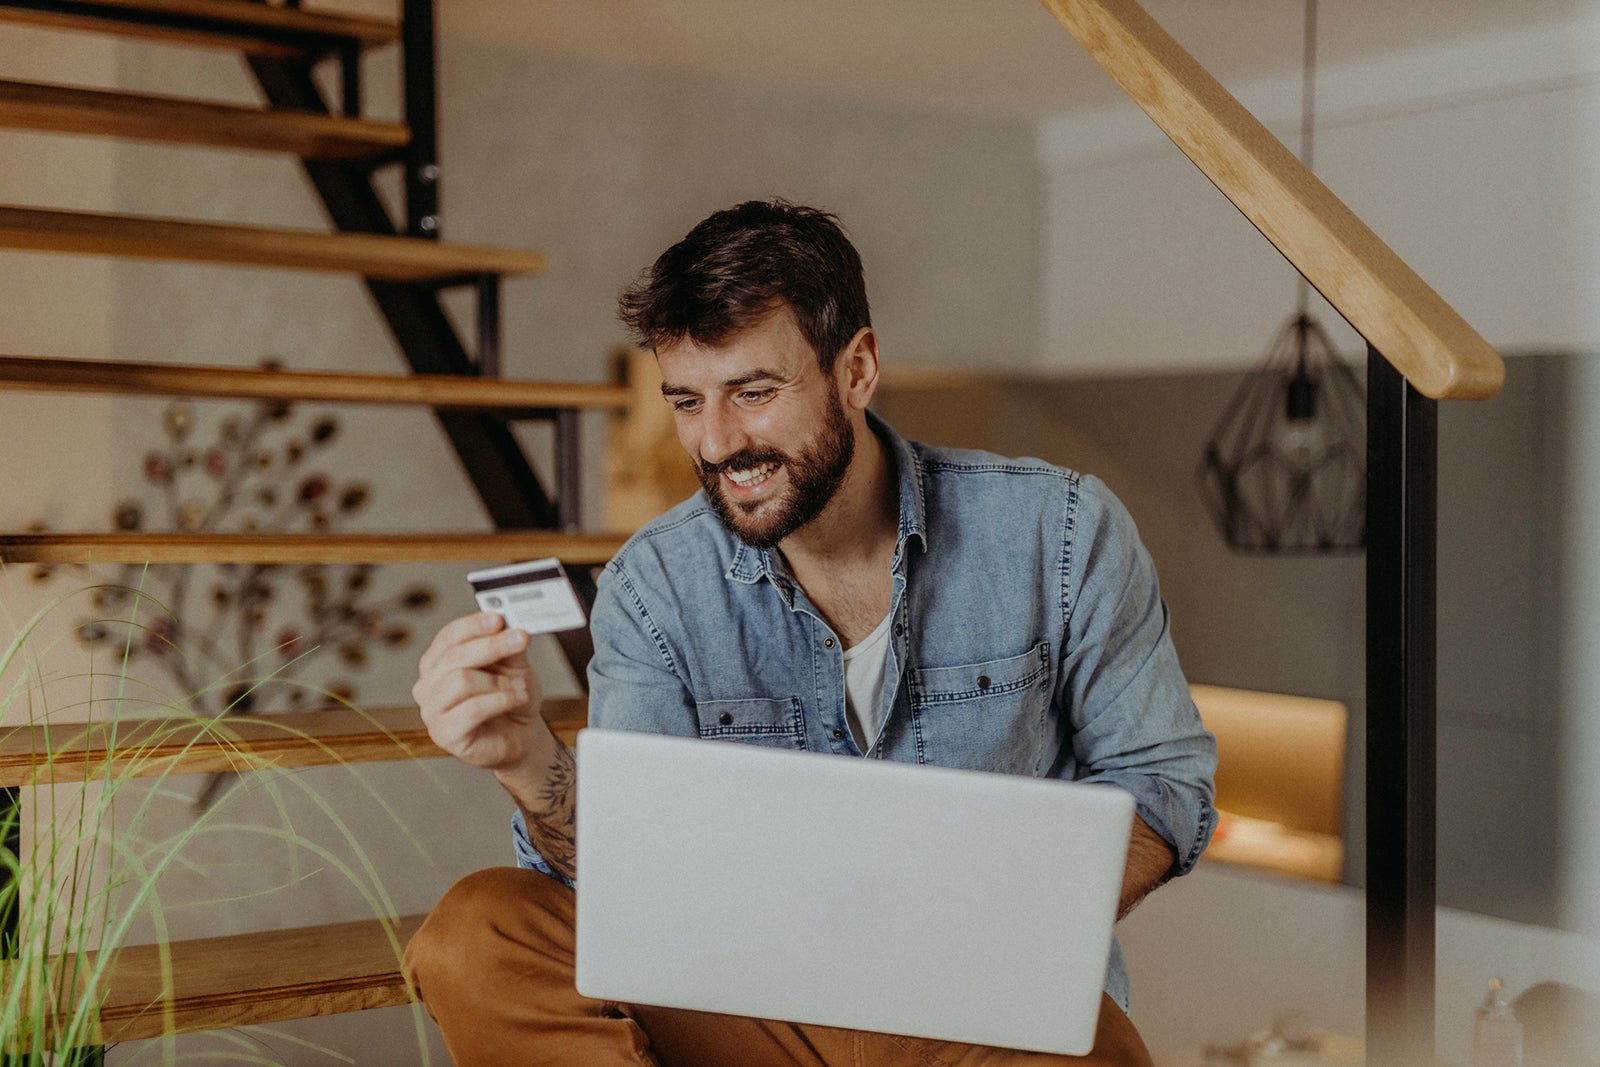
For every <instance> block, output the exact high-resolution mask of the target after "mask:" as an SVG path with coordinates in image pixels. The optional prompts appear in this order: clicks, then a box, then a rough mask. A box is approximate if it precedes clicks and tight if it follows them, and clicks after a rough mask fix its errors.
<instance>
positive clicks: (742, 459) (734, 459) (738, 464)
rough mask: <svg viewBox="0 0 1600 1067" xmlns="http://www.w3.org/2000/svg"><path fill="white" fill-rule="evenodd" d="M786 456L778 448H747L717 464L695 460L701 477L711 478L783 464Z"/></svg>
mask: <svg viewBox="0 0 1600 1067" xmlns="http://www.w3.org/2000/svg"><path fill="white" fill-rule="evenodd" d="M783 462H784V455H783V453H782V452H779V451H778V450H777V449H776V448H745V449H741V450H740V451H738V452H735V453H734V454H733V455H731V456H729V457H727V458H726V459H724V460H721V461H720V462H717V463H707V462H705V461H704V460H695V465H696V466H697V467H698V468H699V469H700V473H701V475H703V476H704V477H707V478H710V477H712V476H714V475H718V474H722V473H724V472H726V471H736V470H746V469H748V468H750V467H755V466H758V465H760V464H762V463H783Z"/></svg>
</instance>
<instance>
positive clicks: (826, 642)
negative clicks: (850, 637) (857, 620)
mask: <svg viewBox="0 0 1600 1067" xmlns="http://www.w3.org/2000/svg"><path fill="white" fill-rule="evenodd" d="M822 647H823V648H832V647H833V638H831V637H824V638H823V639H822Z"/></svg>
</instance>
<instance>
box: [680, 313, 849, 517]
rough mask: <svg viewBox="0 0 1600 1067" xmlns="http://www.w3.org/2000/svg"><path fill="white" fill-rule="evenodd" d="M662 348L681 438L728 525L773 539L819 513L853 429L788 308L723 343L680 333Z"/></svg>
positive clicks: (845, 459)
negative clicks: (680, 336)
mask: <svg viewBox="0 0 1600 1067" xmlns="http://www.w3.org/2000/svg"><path fill="white" fill-rule="evenodd" d="M656 355H657V359H658V361H659V362H660V365H661V379H662V385H661V392H662V395H663V396H664V397H666V399H667V401H668V402H669V403H670V404H672V407H673V416H674V418H675V420H676V421H677V426H678V440H679V441H680V442H682V444H683V447H684V449H685V451H687V452H688V453H689V456H690V458H691V459H692V460H693V461H694V463H695V469H696V470H697V472H698V473H699V475H700V484H701V485H703V486H704V487H705V491H706V496H707V498H708V499H709V500H710V501H711V507H712V510H713V511H715V513H716V515H717V517H718V518H719V519H721V520H722V524H723V525H724V526H726V527H727V528H728V529H729V530H731V531H732V532H733V533H734V534H735V535H736V536H738V537H739V538H740V539H741V540H742V541H744V542H745V543H747V544H750V545H754V546H755V547H757V548H771V547H772V546H774V545H776V544H777V543H778V542H780V541H782V540H783V539H784V538H786V537H788V536H789V535H790V534H792V533H794V532H795V531H797V530H799V529H800V528H801V527H803V526H805V525H806V523H808V522H810V521H811V520H812V519H814V518H816V517H817V515H819V514H820V513H821V512H822V510H823V509H824V508H825V507H826V506H827V504H828V502H829V501H830V500H832V499H833V495H834V493H835V492H837V491H838V488H839V485H840V483H841V482H842V481H843V480H844V475H845V471H846V470H848V469H849V466H850V460H851V457H852V456H853V455H854V451H855V431H854V428H853V427H852V426H851V424H850V421H849V419H848V418H847V417H846V415H845V411H844V406H843V404H841V403H840V401H839V393H838V387H837V386H836V384H835V383H834V381H833V380H832V378H831V377H830V376H828V375H826V374H824V373H823V371H822V369H821V368H820V367H819V366H818V365H817V357H816V354H815V353H814V352H813V351H812V348H811V346H810V344H809V343H807V341H806V339H805V337H804V336H803V335H802V334H801V333H800V329H799V327H798V326H797V325H796V324H795V321H794V316H793V315H792V314H791V313H790V312H789V310H788V309H787V308H783V309H780V310H778V311H776V312H774V313H773V314H771V315H769V316H768V317H767V318H765V319H763V320H762V321H761V322H760V323H758V324H757V325H755V326H753V327H751V328H750V329H747V330H744V331H742V332H740V333H737V334H735V335H733V336H732V337H730V338H728V339H727V340H725V341H723V342H722V343H720V344H717V345H712V346H702V345H697V344H695V343H694V342H692V341H690V340H688V339H684V340H682V341H679V342H677V343H675V344H672V345H665V346H663V347H661V348H660V349H658V350H657V353H656Z"/></svg>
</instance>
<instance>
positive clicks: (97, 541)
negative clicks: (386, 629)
mask: <svg viewBox="0 0 1600 1067" xmlns="http://www.w3.org/2000/svg"><path fill="white" fill-rule="evenodd" d="M626 540H627V535H625V534H606V533H597V534H582V533H559V532H556V531H553V530H502V531H499V532H496V533H485V534H260V533H251V534H243V533H240V534H185V533H79V534H61V533H56V534H0V563H3V564H15V563H406V562H429V563H445V562H454V563H476V562H487V561H490V560H515V559H542V558H544V557H546V556H555V557H556V558H558V559H560V560H562V561H564V562H566V563H571V564H585V565H586V564H601V563H605V562H606V561H608V560H609V559H610V558H611V557H612V556H614V555H616V553H617V550H618V549H620V548H621V547H622V545H623V542H624V541H626Z"/></svg>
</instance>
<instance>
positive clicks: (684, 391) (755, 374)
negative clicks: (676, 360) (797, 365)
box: [661, 367, 783, 397]
mask: <svg viewBox="0 0 1600 1067" xmlns="http://www.w3.org/2000/svg"><path fill="white" fill-rule="evenodd" d="M782 380H783V375H781V374H779V373H778V372H777V371H771V370H765V369H763V368H760V367H757V368H756V369H755V370H752V371H748V372H746V373H744V374H741V375H739V376H737V377H734V378H728V379H726V380H725V381H723V382H722V383H721V387H722V388H723V389H739V388H742V387H744V386H746V385H753V384H755V383H756V382H761V381H782ZM697 392H698V390H695V389H690V388H689V387H688V386H686V385H669V384H668V383H666V382H662V383H661V395H662V396H669V397H670V396H692V395H694V394H696V393H697Z"/></svg>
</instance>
